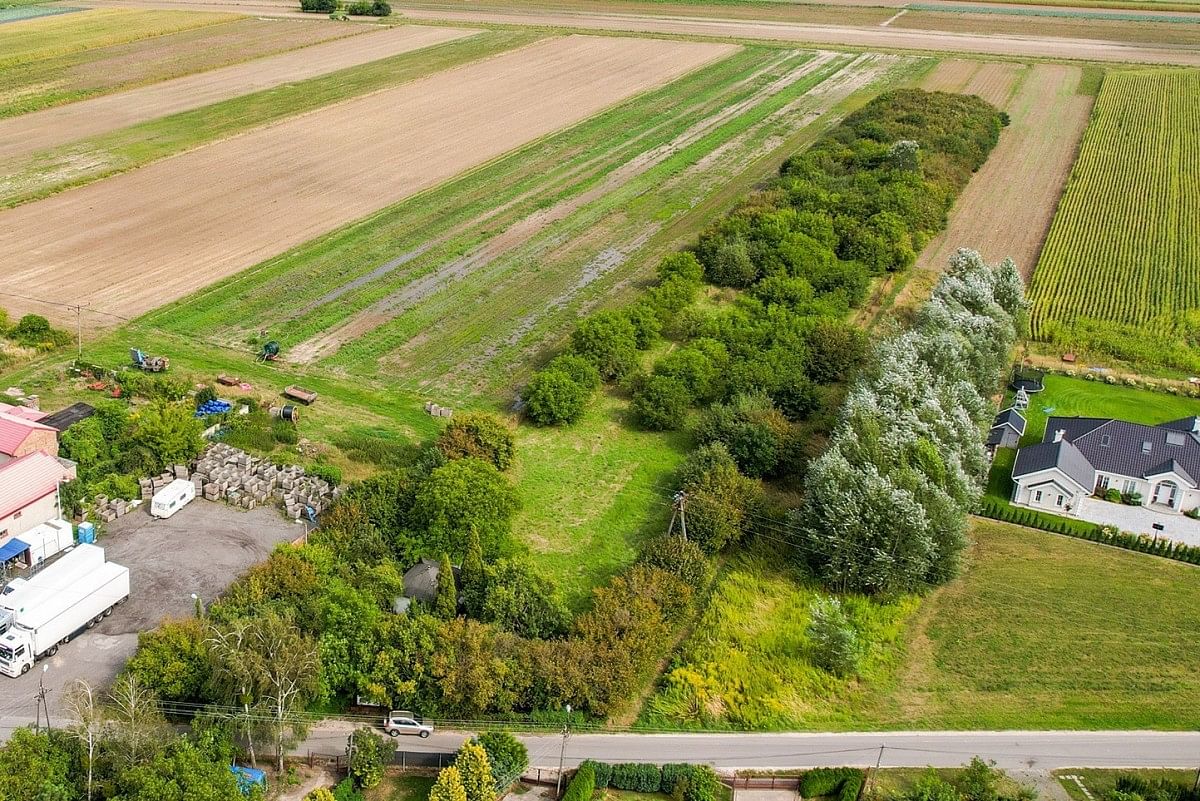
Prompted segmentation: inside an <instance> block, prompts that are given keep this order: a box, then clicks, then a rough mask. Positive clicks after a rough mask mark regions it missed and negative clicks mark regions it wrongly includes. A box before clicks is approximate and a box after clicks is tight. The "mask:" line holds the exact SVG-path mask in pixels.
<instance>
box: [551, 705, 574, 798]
mask: <svg viewBox="0 0 1200 801" xmlns="http://www.w3.org/2000/svg"><path fill="white" fill-rule="evenodd" d="M569 739H571V705H570V704H567V722H566V723H564V724H563V730H562V746H561V747H560V748H559V749H558V784H557V786H556V788H555V794H554V797H555V798H562V776H563V762H564V760H565V758H566V755H567V740H569Z"/></svg>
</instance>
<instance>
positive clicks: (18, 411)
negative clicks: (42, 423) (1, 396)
mask: <svg viewBox="0 0 1200 801" xmlns="http://www.w3.org/2000/svg"><path fill="white" fill-rule="evenodd" d="M0 412H4V413H5V414H11V415H12V416H13V417H21V418H24V419H26V420H33V421H34V422H35V423H36V422H37V421H39V420H41V419H42V418H44V417H45V416H46V413H45V412H42V411H38V410H37V409H30V408H29V407H28V406H13V405H12V404H11V403H0Z"/></svg>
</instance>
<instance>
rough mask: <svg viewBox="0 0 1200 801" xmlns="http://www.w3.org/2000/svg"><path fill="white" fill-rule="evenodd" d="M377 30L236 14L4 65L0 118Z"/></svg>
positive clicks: (361, 26) (372, 27) (0, 95)
mask: <svg viewBox="0 0 1200 801" xmlns="http://www.w3.org/2000/svg"><path fill="white" fill-rule="evenodd" d="M371 30H375V28H374V26H366V25H329V24H328V23H325V22H321V21H318V20H296V19H257V18H252V17H245V18H238V19H233V20H230V21H229V22H222V23H220V24H217V25H206V26H204V27H203V28H191V29H188V30H185V31H178V32H176V33H168V34H163V35H162V36H152V37H149V38H146V39H138V40H136V41H133V42H125V43H123V44H117V45H111V46H109V47H100V48H93V49H89V50H84V51H80V52H75V53H68V54H66V55H62V56H57V57H55V58H48V59H41V60H39V61H36V62H33V63H29V64H22V65H20V66H16V67H10V68H8V69H5V70H4V71H3V73H2V77H3V88H2V89H0V118H2V117H13V116H16V115H18V114H26V113H29V112H31V111H38V110H40V109H44V108H51V107H53V106H57V105H62V104H63V103H70V102H74V101H77V100H81V99H83V98H86V97H94V96H96V95H102V94H106V93H108V92H114V91H118V90H120V89H129V88H132V87H135V86H141V85H145V84H150V83H155V82H156V81H163V80H169V79H171V78H178V77H180V76H183V75H189V74H192V73H196V72H203V71H204V70H209V69H215V68H217V67H223V66H226V65H229V64H236V63H239V62H244V61H250V60H252V59H255V58H260V57H263V56H270V55H274V54H276V53H282V52H285V51H288V50H294V49H297V48H301V47H307V46H309V45H314V44H317V43H319V42H326V41H329V40H331V39H341V38H343V37H346V36H354V35H356V34H360V33H365V32H368V31H371Z"/></svg>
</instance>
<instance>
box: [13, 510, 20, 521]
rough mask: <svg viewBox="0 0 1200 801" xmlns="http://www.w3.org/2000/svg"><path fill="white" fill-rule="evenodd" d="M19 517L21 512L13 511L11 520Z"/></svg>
mask: <svg viewBox="0 0 1200 801" xmlns="http://www.w3.org/2000/svg"><path fill="white" fill-rule="evenodd" d="M20 519H21V512H20V511H16V512H13V520H20Z"/></svg>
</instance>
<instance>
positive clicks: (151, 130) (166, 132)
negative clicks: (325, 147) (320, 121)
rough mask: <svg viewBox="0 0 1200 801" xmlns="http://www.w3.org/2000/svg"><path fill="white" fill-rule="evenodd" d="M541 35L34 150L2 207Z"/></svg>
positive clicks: (419, 54)
mask: <svg viewBox="0 0 1200 801" xmlns="http://www.w3.org/2000/svg"><path fill="white" fill-rule="evenodd" d="M541 35H542V34H540V33H537V32H532V31H525V30H511V31H484V32H481V33H479V34H476V35H475V36H472V37H469V38H466V39H460V40H457V41H453V42H447V43H445V44H442V45H437V46H434V47H429V48H425V49H423V50H417V51H413V52H410V53H401V54H400V55H396V56H392V57H391V58H384V59H380V60H378V61H373V62H370V63H368V64H364V65H361V66H357V67H350V68H347V69H344V70H338V71H337V72H332V73H330V74H328V75H322V76H320V77H317V78H310V79H308V80H303V81H297V82H295V83H289V84H283V85H281V86H277V87H274V88H272V89H267V90H264V91H261V92H254V93H252V94H247V95H241V96H239V97H234V98H231V99H229V100H225V101H222V102H220V103H214V104H212V105H208V106H203V107H201V108H198V109H194V110H192V111H185V112H182V113H180V114H172V115H170V116H167V117H160V118H158V119H155V120H151V121H149V122H145V123H141V124H139V125H134V126H131V127H128V128H123V129H120V130H117V131H113V132H112V133H108V134H104V135H102V136H98V137H94V138H91V139H85V140H82V141H79V142H72V143H71V144H69V145H64V146H62V147H58V148H55V149H53V150H50V151H47V152H43V153H40V154H37V155H35V156H33V157H31V158H30V159H28V160H27V161H26V162H24V164H23V168H22V169H18V170H14V171H13V172H12V173H10V174H9V175H8V176H7V178H6V179H5V181H4V182H3V183H0V205H2V206H13V205H17V204H19V203H28V202H30V201H32V200H36V199H38V198H41V197H45V196H46V195H49V194H53V193H55V192H61V191H63V190H64V189H68V188H71V187H73V186H79V185H80V184H84V183H90V182H92V181H96V180H99V179H101V178H104V177H106V176H109V175H113V174H115V173H118V172H122V171H125V170H131V169H134V168H137V167H141V166H143V165H145V164H148V163H149V162H151V161H155V160H157V159H161V158H165V157H167V156H170V155H173V154H175V153H180V152H183V151H185V150H190V149H192V148H195V147H199V146H200V145H203V144H206V143H209V142H213V141H216V140H218V139H222V138H225V137H228V136H233V135H235V134H238V133H240V132H242V131H246V130H250V129H251V128H257V127H261V126H263V125H267V124H270V123H272V122H276V121H278V120H281V119H283V118H285V117H290V116H293V115H296V114H302V113H304V112H306V111H312V110H314V109H318V108H321V107H323V106H327V105H329V104H331V103H336V102H338V101H341V100H346V99H348V98H351V97H357V96H360V95H364V94H367V93H369V92H374V91H378V90H380V89H384V88H387V87H389V86H395V85H398V84H401V83H404V82H406V81H410V80H413V79H415V78H419V77H422V76H424V75H429V74H431V73H434V72H437V71H439V70H443V69H449V68H451V67H454V66H457V65H459V64H465V63H467V62H469V61H475V60H477V59H480V58H487V57H488V56H491V55H495V54H496V53H499V52H501V51H503V50H509V49H512V48H514V47H520V46H521V45H524V44H528V43H529V42H531V41H533V40H535V39H537V38H539V37H540V36H541Z"/></svg>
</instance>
